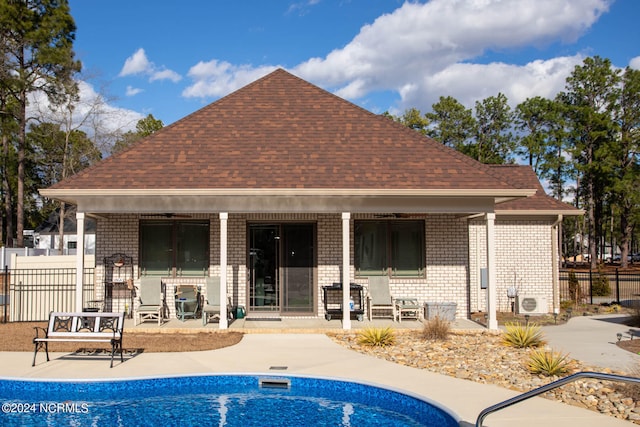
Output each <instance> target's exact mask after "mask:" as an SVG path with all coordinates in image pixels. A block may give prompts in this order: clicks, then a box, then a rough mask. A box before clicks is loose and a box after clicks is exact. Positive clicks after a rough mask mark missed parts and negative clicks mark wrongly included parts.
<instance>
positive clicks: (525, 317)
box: [524, 314, 530, 326]
mask: <svg viewBox="0 0 640 427" xmlns="http://www.w3.org/2000/svg"><path fill="white" fill-rule="evenodd" d="M529 317H530V316H529V315H528V314H525V315H524V321H525V324H526V325H527V326H529Z"/></svg>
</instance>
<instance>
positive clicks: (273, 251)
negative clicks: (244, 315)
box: [248, 223, 316, 314]
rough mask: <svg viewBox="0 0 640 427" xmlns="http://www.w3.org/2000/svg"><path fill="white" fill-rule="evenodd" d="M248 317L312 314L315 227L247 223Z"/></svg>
mask: <svg viewBox="0 0 640 427" xmlns="http://www.w3.org/2000/svg"><path fill="white" fill-rule="evenodd" d="M248 235H249V254H248V263H249V283H248V299H249V301H248V306H249V307H248V312H249V314H251V313H253V314H259V313H262V314H268V313H274V314H294V313H295V314H313V313H314V307H315V304H314V300H315V277H314V271H315V262H316V251H315V246H316V242H315V225H314V224H294V223H291V224H289V223H284V224H269V225H265V224H251V225H249V229H248Z"/></svg>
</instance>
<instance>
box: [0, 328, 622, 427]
mask: <svg viewBox="0 0 640 427" xmlns="http://www.w3.org/2000/svg"><path fill="white" fill-rule="evenodd" d="M51 356H52V357H51V359H52V360H51V361H50V362H44V361H43V360H44V358H41V359H38V361H37V363H36V366H35V367H33V368H32V367H31V361H32V353H30V352H3V353H0V377H10V378H17V379H22V380H28V379H50V380H52V379H68V380H71V379H87V380H89V379H94V380H95V379H96V378H100V379H102V380H109V379H117V378H123V379H126V378H134V377H153V376H158V375H190V374H208V373H218V374H228V373H238V374H254V375H269V376H277V375H308V376H313V377H322V376H325V377H328V378H332V379H336V380H341V381H358V382H365V383H367V384H372V385H375V386H379V387H383V388H388V389H392V390H393V391H400V392H402V393H405V394H409V393H411V394H415V395H417V396H419V397H420V398H421V399H425V398H426V399H429V401H431V402H435V403H436V404H437V405H438V406H439V407H444V408H447V409H448V410H449V411H451V412H452V413H453V414H456V415H457V417H456V419H458V420H460V425H461V426H471V425H474V424H475V421H476V418H477V416H478V414H479V413H480V411H481V410H483V409H484V408H486V407H488V406H491V405H493V404H496V403H498V402H501V401H503V400H506V399H508V398H511V397H513V396H515V395H517V394H518V393H517V392H514V391H511V390H507V389H503V388H501V387H498V386H494V385H489V384H479V383H475V382H471V381H468V380H463V379H458V378H453V377H448V376H445V375H440V374H436V373H433V372H429V371H425V370H421V369H416V368H412V367H408V366H403V365H400V364H396V363H392V362H388V361H386V360H382V359H377V358H375V357H373V356H368V355H364V354H361V353H357V352H354V351H351V350H348V349H345V348H343V347H341V346H340V345H339V344H337V343H334V342H333V341H332V340H331V339H330V338H329V337H327V336H326V335H323V334H248V335H245V336H244V337H243V339H242V340H241V341H240V343H238V344H237V345H234V346H231V347H227V348H223V349H218V350H210V351H197V352H188V353H142V354H138V355H136V356H134V357H130V358H125V362H124V363H122V364H120V363H119V362H118V363H116V364H115V365H114V367H113V368H112V369H109V364H108V362H107V361H106V359H104V358H102V357H86V358H79V359H76V358H73V356H69V353H52V354H51ZM71 359H73V360H71ZM274 366H286V367H287V369H286V371H285V372H282V371H279V372H277V373H274V372H273V370H270V369H269V368H270V367H274ZM560 420H561V422H562V424H563V427H573V426H576V427H577V426H581V427H583V426H586V427H589V426H593V427H596V426H598V427H609V426H611V427H615V426H625V425H626V426H629V425H630V424H631V423H630V422H627V421H623V420H619V419H616V418H613V417H610V416H606V415H601V414H599V413H596V412H594V411H590V410H587V409H582V408H577V407H574V406H570V405H566V404H563V403H559V402H554V401H551V400H548V399H544V398H534V399H530V400H529V401H526V402H523V403H521V404H519V405H516V406H514V407H511V408H507V409H505V410H503V411H500V412H498V413H495V414H492V415H491V416H490V417H488V419H487V421H486V422H485V425H487V426H491V427H502V426H505V427H506V426H512V425H518V426H522V427H528V426H531V427H533V426H536V427H537V426H539V425H541V424H543V423H546V424H549V425H557V423H558V422H559V421H560Z"/></svg>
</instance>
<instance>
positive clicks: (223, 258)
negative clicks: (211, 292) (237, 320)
mask: <svg viewBox="0 0 640 427" xmlns="http://www.w3.org/2000/svg"><path fill="white" fill-rule="evenodd" d="M228 220H229V214H228V213H227V212H220V323H219V324H218V325H219V327H220V329H227V328H228V327H229V320H228V316H227V222H228Z"/></svg>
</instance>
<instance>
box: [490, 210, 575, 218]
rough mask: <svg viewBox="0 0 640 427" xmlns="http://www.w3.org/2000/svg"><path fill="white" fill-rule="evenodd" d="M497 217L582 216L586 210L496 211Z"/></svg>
mask: <svg viewBox="0 0 640 427" xmlns="http://www.w3.org/2000/svg"><path fill="white" fill-rule="evenodd" d="M496 215H499V216H518V217H523V216H558V215H562V216H582V215H584V210H582V209H566V210H562V209H555V210H554V209H523V210H515V209H496Z"/></svg>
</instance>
